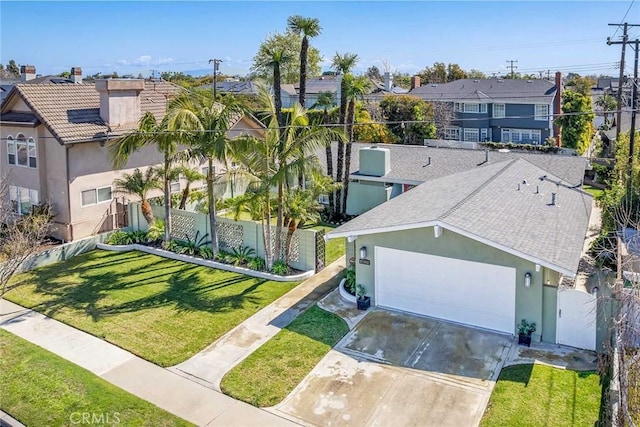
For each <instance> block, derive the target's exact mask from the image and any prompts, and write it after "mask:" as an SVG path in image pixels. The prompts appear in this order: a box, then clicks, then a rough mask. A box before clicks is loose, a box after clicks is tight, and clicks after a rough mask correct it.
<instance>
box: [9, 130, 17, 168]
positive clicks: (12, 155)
mask: <svg viewBox="0 0 640 427" xmlns="http://www.w3.org/2000/svg"><path fill="white" fill-rule="evenodd" d="M7 156H8V159H7V161H8V162H9V164H10V165H15V164H16V141H15V140H14V139H13V136H11V135H9V136H7Z"/></svg>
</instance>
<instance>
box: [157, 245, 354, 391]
mask: <svg viewBox="0 0 640 427" xmlns="http://www.w3.org/2000/svg"><path fill="white" fill-rule="evenodd" d="M344 265H345V258H344V257H342V258H340V259H338V260H337V261H335V262H333V263H332V264H331V265H329V266H328V267H326V268H325V269H324V270H322V271H321V272H320V273H318V274H316V275H315V276H313V277H311V278H309V279H307V280H305V281H304V282H302V283H301V284H300V285H298V286H296V287H295V288H294V289H292V290H291V291H290V292H288V293H287V294H286V295H283V296H282V297H280V298H279V299H277V300H276V301H274V302H273V303H271V304H270V305H268V306H266V307H265V308H263V309H262V310H260V311H259V312H258V313H256V314H254V315H253V316H251V317H250V318H248V319H247V320H245V321H244V322H242V323H241V324H240V325H238V326H237V327H235V328H234V329H232V330H231V331H229V332H227V333H226V334H225V335H223V336H222V337H221V338H220V339H218V340H217V341H216V342H215V343H213V344H211V345H210V346H209V347H207V348H205V349H204V350H202V351H201V352H199V353H197V354H196V355H194V356H193V357H192V358H190V359H189V360H187V361H185V362H182V363H180V364H179V365H176V366H173V367H171V368H169V369H170V370H171V371H173V372H176V373H178V374H180V375H184V376H187V377H188V378H189V379H191V380H193V381H196V382H198V383H200V384H202V385H204V386H206V387H209V388H213V389H214V390H217V391H220V381H221V380H222V377H223V376H224V375H225V374H226V373H227V372H228V371H229V370H230V369H232V368H233V367H234V366H236V365H237V364H238V363H240V362H241V361H242V360H244V359H245V358H246V357H247V356H249V355H250V354H251V353H253V352H254V351H255V350H256V349H257V348H258V347H260V346H261V345H262V344H264V343H265V342H267V341H268V340H270V339H271V338H272V337H273V336H274V335H275V334H277V333H278V332H279V331H280V330H281V329H282V328H284V327H286V326H287V325H288V324H289V323H291V322H292V321H293V320H294V319H295V318H296V317H297V316H298V315H299V314H300V313H301V312H303V311H304V310H306V309H307V308H309V307H310V306H311V305H313V304H314V303H315V302H317V301H318V300H319V299H320V298H322V297H323V296H325V295H326V294H327V293H328V292H329V291H331V289H333V288H335V287H336V286H337V285H338V283H339V281H340V273H341V272H342V270H343V269H344Z"/></svg>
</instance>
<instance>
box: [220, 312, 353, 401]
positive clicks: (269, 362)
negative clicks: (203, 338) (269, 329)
mask: <svg viewBox="0 0 640 427" xmlns="http://www.w3.org/2000/svg"><path fill="white" fill-rule="evenodd" d="M348 331H349V328H348V327H347V325H346V323H345V322H344V321H343V320H342V319H341V318H339V317H338V316H336V315H334V314H331V313H329V312H326V311H324V310H322V309H320V308H318V307H317V306H316V305H314V306H313V307H311V308H310V309H309V310H307V311H306V312H304V313H303V314H301V315H300V316H299V317H298V318H297V319H296V320H294V321H293V322H292V323H291V324H290V325H289V326H288V327H286V328H285V329H283V330H281V331H280V332H278V334H277V335H276V336H274V337H273V338H272V339H271V340H269V341H268V342H266V343H265V344H264V345H263V346H262V347H260V348H258V349H257V350H256V351H255V352H253V353H252V354H251V355H250V356H249V357H248V358H246V359H245V360H243V361H242V362H241V363H240V364H239V365H237V366H236V367H235V368H233V369H232V370H231V371H229V372H228V373H227V374H226V375H225V376H224V378H223V379H222V382H221V388H222V391H223V392H224V393H226V394H228V395H229V396H232V397H234V398H236V399H240V400H243V401H245V402H247V403H250V404H252V405H254V406H259V407H265V406H273V405H275V404H277V403H278V402H280V401H282V399H284V398H285V397H286V396H287V395H288V394H289V393H291V391H292V390H293V389H294V388H295V387H296V386H297V385H298V383H300V381H302V379H303V378H304V377H305V376H307V374H308V373H309V372H310V371H311V370H312V369H313V367H314V366H316V365H317V364H318V362H319V361H320V359H322V358H323V357H324V356H325V354H327V353H328V352H329V350H330V349H331V348H332V347H333V346H334V345H335V344H336V343H337V342H338V341H339V340H340V339H341V338H342V337H343V336H344V335H345V334H346V333H347V332H348Z"/></svg>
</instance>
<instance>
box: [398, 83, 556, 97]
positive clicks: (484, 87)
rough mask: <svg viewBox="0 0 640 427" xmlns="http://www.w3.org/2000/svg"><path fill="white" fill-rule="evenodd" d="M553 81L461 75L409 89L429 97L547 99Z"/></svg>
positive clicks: (415, 93) (553, 93) (553, 90)
mask: <svg viewBox="0 0 640 427" xmlns="http://www.w3.org/2000/svg"><path fill="white" fill-rule="evenodd" d="M555 93H556V88H555V83H554V82H550V81H548V80H522V79H495V78H494V79H477V80H474V79H461V80H455V81H452V82H449V83H436V84H426V85H422V86H420V87H418V88H415V89H413V90H411V91H410V92H409V94H410V95H414V96H417V97H420V98H422V99H424V100H430V101H458V100H462V101H463V100H471V101H476V102H487V101H510V102H514V103H518V102H521V103H534V102H545V103H550V102H551V101H552V100H553V97H554V96H555Z"/></svg>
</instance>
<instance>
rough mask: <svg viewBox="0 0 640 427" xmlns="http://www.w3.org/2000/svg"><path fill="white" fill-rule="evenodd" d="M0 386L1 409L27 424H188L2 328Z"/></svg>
mask: <svg viewBox="0 0 640 427" xmlns="http://www.w3.org/2000/svg"><path fill="white" fill-rule="evenodd" d="M0 384H2V392H1V394H2V398H1V399H0V408H2V410H3V411H5V412H7V413H9V414H10V415H11V416H13V417H14V418H16V419H17V420H18V421H20V422H22V423H23V424H25V425H28V426H62V425H73V424H80V423H81V421H82V420H83V418H82V417H83V415H84V414H89V415H90V416H91V417H93V418H86V415H85V420H91V419H92V420H93V421H94V423H98V422H97V420H101V421H102V422H100V423H98V424H105V425H106V424H120V425H123V426H125V425H126V426H188V425H191V424H189V423H188V422H186V421H184V420H182V419H180V418H178V417H176V416H174V415H172V414H170V413H168V412H166V411H164V410H162V409H160V408H158V407H157V406H154V405H152V404H151V403H149V402H147V401H145V400H142V399H140V398H138V397H136V396H134V395H132V394H130V393H128V392H126V391H124V390H122V389H120V388H118V387H116V386H114V385H113V384H111V383H109V382H107V381H105V380H103V379H102V378H100V377H98V376H96V375H94V374H92V373H91V372H89V371H87V370H86V369H83V368H81V367H79V366H77V365H74V364H73V363H71V362H69V361H67V360H65V359H63V358H61V357H59V356H57V355H55V354H53V353H50V352H48V351H46V350H44V349H42V348H40V347H38V346H37V345H35V344H31V343H30V342H28V341H25V340H23V339H22V338H19V337H17V336H15V335H13V334H10V333H9V332H6V331H4V330H2V329H0ZM94 416H95V417H94ZM85 424H88V423H85ZM3 425H4V424H3Z"/></svg>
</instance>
